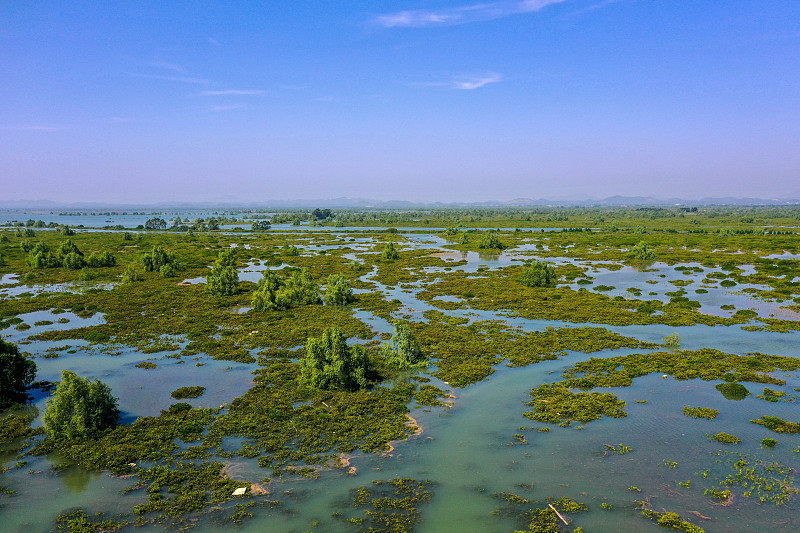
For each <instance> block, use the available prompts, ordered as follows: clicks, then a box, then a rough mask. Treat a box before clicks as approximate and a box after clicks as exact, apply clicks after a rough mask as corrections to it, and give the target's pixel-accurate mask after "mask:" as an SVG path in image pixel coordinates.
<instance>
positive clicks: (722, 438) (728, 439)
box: [711, 433, 742, 444]
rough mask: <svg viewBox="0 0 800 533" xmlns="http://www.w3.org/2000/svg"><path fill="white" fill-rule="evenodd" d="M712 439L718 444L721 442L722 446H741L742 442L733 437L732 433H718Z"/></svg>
mask: <svg viewBox="0 0 800 533" xmlns="http://www.w3.org/2000/svg"><path fill="white" fill-rule="evenodd" d="M711 438H712V439H714V440H715V441H717V442H721V443H722V444H739V443H740V442H742V441H741V439H739V437H736V436H734V435H731V434H730V433H716V434H714V435H712V437H711Z"/></svg>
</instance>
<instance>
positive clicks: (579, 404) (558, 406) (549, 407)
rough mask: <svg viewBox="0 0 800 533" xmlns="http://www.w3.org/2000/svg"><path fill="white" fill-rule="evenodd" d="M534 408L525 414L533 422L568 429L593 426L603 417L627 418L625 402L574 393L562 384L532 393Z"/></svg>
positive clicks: (605, 395)
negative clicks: (575, 424) (590, 424)
mask: <svg viewBox="0 0 800 533" xmlns="http://www.w3.org/2000/svg"><path fill="white" fill-rule="evenodd" d="M531 398H532V399H531V401H530V402H528V403H526V405H530V406H532V407H533V410H532V411H526V412H525V413H524V414H525V416H526V417H528V418H530V419H531V420H537V421H539V422H547V423H550V424H559V425H560V426H562V427H568V426H569V425H570V424H571V423H572V422H573V421H577V422H582V423H586V422H591V421H592V420H599V419H600V418H601V417H602V416H609V417H613V418H624V417H626V416H628V414H627V413H626V412H625V411H624V408H625V402H623V401H621V400H618V399H617V397H616V396H615V395H614V394H611V393H608V392H578V393H573V392H572V391H570V390H569V388H568V387H567V386H566V385H563V384H547V383H545V384H543V385H540V386H539V387H537V388H535V389H533V390H531Z"/></svg>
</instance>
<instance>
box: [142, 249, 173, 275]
mask: <svg viewBox="0 0 800 533" xmlns="http://www.w3.org/2000/svg"><path fill="white" fill-rule="evenodd" d="M141 261H142V266H143V267H144V269H145V270H146V271H148V272H160V271H161V267H163V266H164V265H170V266H172V267H173V269H174V268H175V267H176V266H177V261H176V260H175V254H174V253H172V252H171V251H169V250H167V249H165V248H162V247H161V246H153V249H152V250H151V251H150V252H149V253H145V254H143V255H142V259H141Z"/></svg>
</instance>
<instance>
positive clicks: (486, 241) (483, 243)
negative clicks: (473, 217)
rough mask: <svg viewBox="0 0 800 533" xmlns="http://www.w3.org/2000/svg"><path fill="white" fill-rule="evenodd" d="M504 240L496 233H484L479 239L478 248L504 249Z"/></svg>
mask: <svg viewBox="0 0 800 533" xmlns="http://www.w3.org/2000/svg"><path fill="white" fill-rule="evenodd" d="M505 247H506V245H505V244H503V241H501V240H500V238H499V237H498V236H497V235H495V234H494V233H484V234H483V235H481V238H480V240H479V241H478V248H480V249H482V250H504V249H505Z"/></svg>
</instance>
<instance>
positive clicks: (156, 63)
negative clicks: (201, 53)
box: [148, 61, 189, 74]
mask: <svg viewBox="0 0 800 533" xmlns="http://www.w3.org/2000/svg"><path fill="white" fill-rule="evenodd" d="M148 65H149V66H151V67H155V68H158V69H162V70H171V71H172V72H177V73H178V74H188V73H189V71H188V70H186V69H185V68H184V67H182V66H180V65H176V64H175V63H164V62H163V61H151V62H149V63H148Z"/></svg>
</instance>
